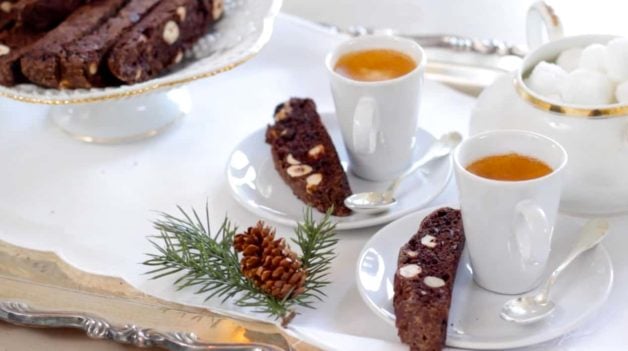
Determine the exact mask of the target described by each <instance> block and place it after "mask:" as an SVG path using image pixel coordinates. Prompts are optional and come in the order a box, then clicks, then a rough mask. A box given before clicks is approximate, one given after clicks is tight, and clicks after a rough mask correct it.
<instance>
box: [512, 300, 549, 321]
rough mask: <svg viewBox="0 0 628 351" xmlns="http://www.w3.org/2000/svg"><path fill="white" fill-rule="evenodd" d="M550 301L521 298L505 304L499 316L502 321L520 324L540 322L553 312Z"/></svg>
mask: <svg viewBox="0 0 628 351" xmlns="http://www.w3.org/2000/svg"><path fill="white" fill-rule="evenodd" d="M555 308H556V304H554V303H553V302H552V301H550V300H548V301H544V302H543V301H541V302H539V301H536V300H535V298H534V296H522V297H518V298H516V299H512V300H510V301H508V302H506V303H505V304H504V306H503V311H504V312H503V313H502V314H501V316H502V318H503V319H504V320H507V321H509V322H516V323H521V324H529V323H534V322H537V321H540V320H541V319H544V318H545V317H547V316H549V315H550V314H552V312H554V309H555Z"/></svg>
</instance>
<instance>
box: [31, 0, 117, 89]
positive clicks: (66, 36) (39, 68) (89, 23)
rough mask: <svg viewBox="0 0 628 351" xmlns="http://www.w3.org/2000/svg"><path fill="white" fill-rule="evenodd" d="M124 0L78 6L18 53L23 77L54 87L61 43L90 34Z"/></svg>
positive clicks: (61, 48) (114, 11) (57, 77)
mask: <svg viewBox="0 0 628 351" xmlns="http://www.w3.org/2000/svg"><path fill="white" fill-rule="evenodd" d="M127 2H128V0H95V1H91V2H89V3H88V4H86V5H83V6H81V7H80V8H79V9H78V10H76V11H75V12H74V13H72V15H70V17H68V18H67V19H66V20H65V21H64V22H63V23H61V24H60V25H59V26H58V27H57V28H55V29H54V30H53V31H51V32H50V33H49V34H48V35H46V36H44V37H43V38H42V39H41V40H39V41H38V42H37V43H35V44H34V45H33V47H32V48H30V49H28V50H27V52H25V53H24V54H23V55H22V57H21V58H20V67H21V70H22V73H23V74H24V76H26V78H27V79H28V80H30V81H31V82H33V83H35V84H39V85H43V86H45V87H51V88H56V87H58V82H59V70H58V60H59V54H60V53H61V52H62V51H63V47H64V45H67V44H69V43H71V42H74V41H77V40H79V39H80V38H82V37H83V36H85V35H87V34H90V33H92V32H93V31H94V30H96V29H97V28H98V27H100V26H101V25H102V24H103V23H104V22H106V21H107V20H108V19H109V18H111V17H112V16H115V15H116V14H117V13H118V11H119V10H120V9H121V8H122V7H123V6H124V5H125V4H126V3H127Z"/></svg>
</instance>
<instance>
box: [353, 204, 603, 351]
mask: <svg viewBox="0 0 628 351" xmlns="http://www.w3.org/2000/svg"><path fill="white" fill-rule="evenodd" d="M452 207H456V206H452ZM433 210H435V208H430V209H424V210H421V211H418V212H415V213H412V214H410V215H407V216H405V217H403V218H401V219H399V220H397V221H395V222H393V223H391V224H389V225H387V226H386V227H384V228H382V229H381V230H380V231H378V232H377V233H376V234H375V235H374V236H373V237H372V238H371V240H369V241H368V242H367V243H366V245H365V246H364V249H363V250H362V252H361V254H360V256H359V259H358V264H357V274H356V277H357V278H356V279H357V287H358V290H359V292H360V295H361V297H362V298H363V300H364V301H365V302H366V304H367V305H368V306H369V308H370V309H371V310H372V311H373V312H375V314H376V315H377V316H379V317H380V318H382V319H383V320H385V321H386V322H388V323H390V324H392V325H394V323H395V315H394V310H393V306H392V298H393V295H394V292H393V280H394V274H395V271H396V269H397V264H396V261H397V255H398V252H399V248H400V247H401V246H402V245H403V244H405V243H406V242H407V241H408V240H409V239H410V237H411V236H412V235H413V234H414V233H415V232H416V231H417V229H418V227H419V224H420V222H421V221H422V220H423V218H425V217H426V216H427V215H428V214H430V213H431V212H432V211H433ZM578 229H579V228H578V225H577V224H576V223H573V222H571V221H568V220H567V219H566V218H559V220H558V222H557V225H556V230H555V234H554V240H553V243H552V254H551V257H550V260H549V264H548V272H549V271H551V270H553V269H554V268H555V267H556V266H557V265H558V264H559V263H560V261H562V259H563V258H564V257H565V256H566V255H567V254H568V251H569V249H570V247H571V244H572V241H571V240H570V239H571V238H572V236H573V235H575V234H576V233H577V231H578ZM612 285H613V267H612V264H611V261H610V258H609V256H608V253H607V252H606V250H605V249H604V247H598V248H596V249H593V250H592V251H590V252H587V253H585V254H583V256H581V257H580V258H578V259H577V260H576V261H575V262H574V263H573V264H572V266H570V267H569V268H568V269H567V270H566V271H565V272H564V275H563V276H561V277H560V278H559V280H558V281H557V283H556V286H555V287H554V290H553V292H552V298H553V300H554V301H555V302H556V303H557V309H556V311H555V313H554V314H553V315H552V316H550V317H549V318H548V319H546V320H544V321H542V322H539V323H537V324H532V325H518V324H513V323H510V322H506V321H504V320H502V319H501V318H500V317H499V312H500V310H501V307H502V305H503V303H504V302H506V301H507V300H509V299H511V298H512V296H509V295H499V294H495V293H492V292H489V291H488V290H484V289H482V288H480V287H478V286H477V285H476V284H475V283H474V282H473V277H472V271H471V267H470V265H469V260H468V258H467V255H466V251H465V254H464V255H463V258H462V260H461V263H460V266H459V268H458V273H457V276H456V282H455V285H454V300H453V302H452V306H451V310H450V313H449V325H448V330H447V345H448V346H451V347H460V348H466V349H494V350H497V349H507V348H515V347H523V346H528V345H533V344H537V343H540V342H544V341H547V340H550V339H553V338H556V337H558V336H560V335H563V334H565V333H567V332H568V331H570V330H572V329H574V328H575V327H577V326H578V324H579V323H581V322H582V321H584V320H585V319H586V318H587V317H588V316H590V315H591V314H592V313H593V312H594V311H596V310H597V309H598V308H599V307H600V306H601V305H602V304H603V303H604V301H605V300H606V298H607V297H608V294H609V293H610V291H611V287H612Z"/></svg>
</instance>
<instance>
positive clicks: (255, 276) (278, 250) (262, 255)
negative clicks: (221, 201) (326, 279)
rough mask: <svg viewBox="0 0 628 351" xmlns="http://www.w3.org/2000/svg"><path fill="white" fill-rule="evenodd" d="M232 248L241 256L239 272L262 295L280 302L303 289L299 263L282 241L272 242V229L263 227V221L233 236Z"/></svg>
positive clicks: (303, 281) (302, 277) (301, 271)
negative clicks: (252, 283)
mask: <svg viewBox="0 0 628 351" xmlns="http://www.w3.org/2000/svg"><path fill="white" fill-rule="evenodd" d="M233 246H234V247H235V249H236V251H237V252H240V253H242V259H241V260H240V268H241V269H242V273H243V274H244V276H245V277H246V278H247V279H249V280H251V281H253V282H254V283H255V284H256V285H257V286H259V287H260V289H261V290H262V291H263V292H265V293H267V294H270V295H272V296H274V297H275V298H277V299H280V300H283V299H284V298H286V297H288V298H293V297H295V296H297V295H299V294H301V293H303V291H304V290H305V288H304V286H305V278H306V272H305V270H303V268H302V267H301V261H300V260H299V259H298V258H297V256H296V254H295V253H294V252H292V251H291V250H290V248H289V247H287V246H286V242H285V240H284V239H277V240H275V230H274V229H272V228H270V227H268V226H264V222H262V221H259V222H257V225H256V226H255V227H249V228H248V229H247V230H246V232H244V233H241V234H238V235H236V236H235V238H234V241H233ZM288 294H289V296H288Z"/></svg>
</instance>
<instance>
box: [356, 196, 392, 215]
mask: <svg viewBox="0 0 628 351" xmlns="http://www.w3.org/2000/svg"><path fill="white" fill-rule="evenodd" d="M396 204H397V200H396V199H395V198H388V197H385V196H384V194H383V193H378V192H366V193H359V194H354V195H351V196H349V197H348V198H346V199H345V205H346V206H347V207H349V208H351V209H352V210H353V211H355V212H360V213H365V214H376V213H380V212H383V211H387V210H389V209H390V208H392V207H394V206H395V205H396Z"/></svg>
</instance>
